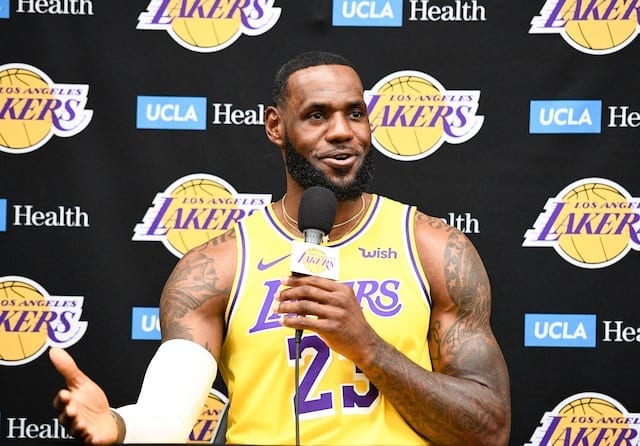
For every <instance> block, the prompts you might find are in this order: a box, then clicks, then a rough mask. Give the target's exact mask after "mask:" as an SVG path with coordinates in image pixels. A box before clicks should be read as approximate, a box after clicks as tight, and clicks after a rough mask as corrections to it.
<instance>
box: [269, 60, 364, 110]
mask: <svg viewBox="0 0 640 446" xmlns="http://www.w3.org/2000/svg"><path fill="white" fill-rule="evenodd" d="M318 65H345V66H347V67H351V68H353V69H354V70H355V69H356V68H355V67H354V66H353V64H352V63H351V62H349V60H347V59H346V58H345V57H343V56H340V55H338V54H334V53H328V52H325V51H308V52H306V53H302V54H299V55H297V56H295V57H294V58H293V59H291V60H289V61H288V62H286V63H285V64H284V65H282V66H281V67H280V68H279V69H278V71H277V72H276V76H275V78H274V80H273V90H272V101H273V105H275V106H276V107H283V106H284V104H285V102H286V101H287V99H288V98H289V92H288V90H287V81H288V80H289V76H291V75H292V74H293V73H295V72H296V71H299V70H303V69H305V68H309V67H315V66H318Z"/></svg>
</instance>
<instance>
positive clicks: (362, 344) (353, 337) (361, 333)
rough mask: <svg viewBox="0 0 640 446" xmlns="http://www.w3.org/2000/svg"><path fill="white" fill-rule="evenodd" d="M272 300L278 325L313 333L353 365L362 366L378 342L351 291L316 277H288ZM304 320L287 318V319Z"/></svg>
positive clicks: (351, 289) (373, 351)
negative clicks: (282, 287) (280, 317)
mask: <svg viewBox="0 0 640 446" xmlns="http://www.w3.org/2000/svg"><path fill="white" fill-rule="evenodd" d="M282 284H283V285H284V286H285V287H286V288H285V289H283V290H281V291H280V292H279V293H278V294H277V295H276V297H275V299H276V301H275V305H274V311H275V312H277V313H279V314H281V315H283V316H284V317H283V318H282V325H284V326H287V327H292V328H296V329H302V330H310V331H313V332H315V333H317V334H318V335H319V336H320V337H321V338H322V339H323V340H324V342H325V343H326V344H327V345H328V346H329V347H330V348H331V349H332V350H334V351H336V352H337V353H339V354H341V355H343V356H344V357H346V358H348V359H350V360H352V361H353V362H354V363H355V364H356V365H358V366H360V365H362V364H366V363H367V362H368V361H370V360H371V357H372V356H373V354H374V353H375V351H376V348H377V345H379V343H380V342H382V340H381V339H380V337H379V336H378V335H377V334H376V332H375V331H374V330H373V329H372V328H371V326H370V325H369V324H368V323H367V321H366V320H365V318H364V315H363V313H362V308H361V307H360V304H359V303H358V301H357V299H356V297H355V295H354V293H353V288H352V287H350V286H348V285H345V284H343V283H340V282H335V281H333V280H329V279H324V278H322V277H317V276H290V277H287V278H286V279H283V281H282ZM294 314H296V315H299V316H307V317H291V315H294Z"/></svg>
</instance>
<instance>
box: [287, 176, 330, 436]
mask: <svg viewBox="0 0 640 446" xmlns="http://www.w3.org/2000/svg"><path fill="white" fill-rule="evenodd" d="M336 207H337V200H336V196H335V195H334V194H333V192H331V191H330V190H329V189H327V188H326V187H321V186H311V187H309V188H308V189H306V190H305V191H304V192H303V193H302V197H301V198H300V205H299V206H298V229H299V230H300V232H302V235H303V236H304V241H305V243H310V244H312V245H321V244H322V240H323V239H324V236H325V235H327V234H329V233H330V232H331V227H332V226H333V221H334V220H335V218H336ZM293 274H298V275H303V274H302V273H296V272H294V273H293ZM301 340H302V330H301V329H299V328H297V329H296V337H295V356H296V358H295V381H296V382H295V385H296V393H295V398H294V402H295V426H296V445H299V444H300V421H299V416H300V400H299V398H300V389H299V387H300V382H299V381H300V378H299V374H300V372H299V368H300V365H299V364H300V363H299V361H300V341H301Z"/></svg>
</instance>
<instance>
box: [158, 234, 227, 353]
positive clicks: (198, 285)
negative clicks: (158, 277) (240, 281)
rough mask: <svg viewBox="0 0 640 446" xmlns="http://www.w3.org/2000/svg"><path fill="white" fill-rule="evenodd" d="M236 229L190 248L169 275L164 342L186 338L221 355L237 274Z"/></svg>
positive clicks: (165, 291)
mask: <svg viewBox="0 0 640 446" xmlns="http://www.w3.org/2000/svg"><path fill="white" fill-rule="evenodd" d="M235 249H236V247H235V232H234V231H233V230H230V231H228V232H226V233H224V234H222V235H220V236H218V237H216V238H214V239H212V240H210V241H209V242H207V243H206V244H204V245H201V246H199V247H197V248H194V249H192V250H191V251H189V252H188V253H187V254H186V255H185V256H184V257H183V258H182V259H180V261H179V262H178V264H177V265H176V267H175V268H174V270H173V272H172V273H171V275H170V276H169V279H168V280H167V283H166V284H165V287H164V289H163V291H162V297H161V299H160V328H161V332H162V341H163V342H164V341H167V340H169V339H187V340H190V341H194V342H197V343H198V344H200V345H202V346H203V347H204V348H206V349H207V350H208V351H209V352H210V353H211V354H212V355H213V356H214V357H215V358H216V360H217V359H218V358H219V356H220V349H221V344H222V333H223V327H224V312H225V307H226V304H227V300H228V297H229V292H230V289H231V285H232V283H233V277H234V274H235V257H236V251H235Z"/></svg>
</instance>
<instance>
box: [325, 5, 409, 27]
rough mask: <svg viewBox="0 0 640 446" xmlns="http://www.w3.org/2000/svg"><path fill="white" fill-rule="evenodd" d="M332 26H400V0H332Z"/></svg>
mask: <svg viewBox="0 0 640 446" xmlns="http://www.w3.org/2000/svg"><path fill="white" fill-rule="evenodd" d="M333 26H371V27H375V26H389V27H400V26H402V0H386V1H385V0H382V1H380V0H378V1H369V0H333Z"/></svg>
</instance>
